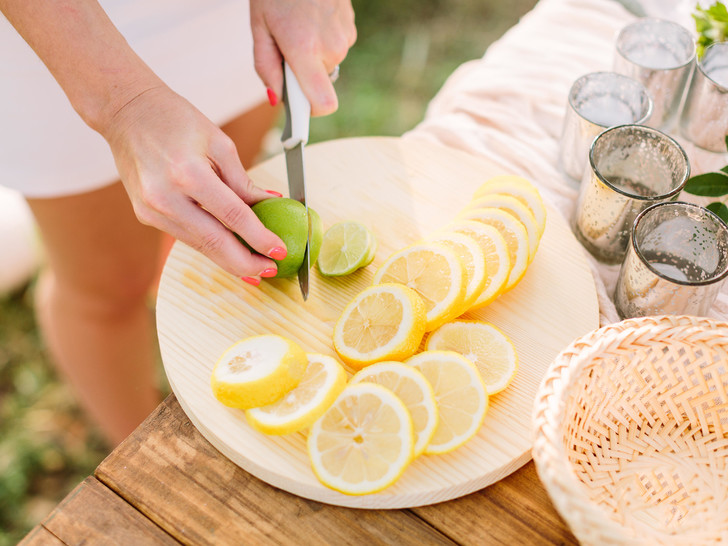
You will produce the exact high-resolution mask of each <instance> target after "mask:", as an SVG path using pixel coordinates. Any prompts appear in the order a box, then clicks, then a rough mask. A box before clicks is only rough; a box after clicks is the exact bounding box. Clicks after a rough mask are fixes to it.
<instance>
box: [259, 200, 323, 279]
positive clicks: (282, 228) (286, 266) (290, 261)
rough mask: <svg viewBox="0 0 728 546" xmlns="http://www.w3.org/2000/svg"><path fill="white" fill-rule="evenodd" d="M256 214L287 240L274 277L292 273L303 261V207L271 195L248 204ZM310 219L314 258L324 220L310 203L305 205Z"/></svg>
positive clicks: (318, 248) (305, 232)
mask: <svg viewBox="0 0 728 546" xmlns="http://www.w3.org/2000/svg"><path fill="white" fill-rule="evenodd" d="M251 209H252V210H253V212H254V213H255V215H256V216H257V217H258V218H259V219H260V221H261V222H262V223H263V225H264V226H265V227H267V228H268V229H269V230H271V231H272V232H273V233H275V234H276V235H278V237H280V238H281V239H282V240H283V242H284V243H285V244H286V249H287V250H288V254H287V255H286V257H285V258H283V259H282V260H276V263H277V264H278V274H277V275H276V277H295V276H296V274H297V273H298V270H299V269H300V267H301V264H302V263H303V255H304V252H305V251H306V235H307V233H308V222H309V220H308V219H307V218H306V207H305V206H304V205H303V204H302V203H299V202H298V201H296V200H294V199H289V198H287V197H273V198H271V199H265V200H263V201H260V202H258V203H256V204H255V205H253V206H252V207H251ZM308 212H309V217H310V222H311V241H310V249H309V255H310V257H311V258H310V262H311V263H312V264H313V263H315V262H316V258H317V257H318V255H319V250H320V248H321V240H322V237H323V224H322V222H321V217H320V216H319V215H318V213H317V212H316V211H315V210H313V209H312V208H311V207H309V209H308Z"/></svg>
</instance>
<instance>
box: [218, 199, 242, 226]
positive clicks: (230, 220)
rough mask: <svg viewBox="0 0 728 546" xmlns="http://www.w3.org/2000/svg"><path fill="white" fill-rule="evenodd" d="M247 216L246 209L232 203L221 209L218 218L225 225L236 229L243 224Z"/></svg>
mask: <svg viewBox="0 0 728 546" xmlns="http://www.w3.org/2000/svg"><path fill="white" fill-rule="evenodd" d="M247 216H248V215H247V214H246V210H245V208H244V207H243V206H242V205H240V204H234V205H231V206H229V207H228V208H227V209H225V210H223V212H222V213H221V216H220V218H219V220H220V221H221V222H222V223H223V224H225V225H226V226H228V227H230V228H232V229H236V228H239V227H241V226H242V225H244V224H245V221H246V219H247ZM236 231H237V230H236Z"/></svg>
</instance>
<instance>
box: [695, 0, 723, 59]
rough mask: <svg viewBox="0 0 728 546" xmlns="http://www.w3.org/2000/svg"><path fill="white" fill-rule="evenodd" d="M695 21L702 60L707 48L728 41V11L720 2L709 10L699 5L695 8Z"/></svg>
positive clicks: (698, 52) (699, 53)
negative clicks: (715, 43) (714, 43)
mask: <svg viewBox="0 0 728 546" xmlns="http://www.w3.org/2000/svg"><path fill="white" fill-rule="evenodd" d="M693 19H694V20H695V30H697V32H698V40H697V55H698V59H701V58H702V57H703V52H704V51H705V48H707V47H708V46H709V45H710V44H712V43H713V42H723V41H725V40H726V39H728V9H727V8H726V7H725V4H723V2H720V1H716V2H715V3H714V4H713V5H712V6H710V7H709V8H707V9H705V8H701V7H700V5H699V4H698V5H696V6H695V12H694V13H693Z"/></svg>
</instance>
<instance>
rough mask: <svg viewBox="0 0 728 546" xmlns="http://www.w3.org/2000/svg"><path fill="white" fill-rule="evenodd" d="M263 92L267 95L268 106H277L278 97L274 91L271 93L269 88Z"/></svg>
mask: <svg viewBox="0 0 728 546" xmlns="http://www.w3.org/2000/svg"><path fill="white" fill-rule="evenodd" d="M265 91H266V93H268V102H270V105H271V106H275V105H276V104H278V95H276V94H275V91H273V90H272V89H271V88H270V87H269V88H267V89H266V90H265Z"/></svg>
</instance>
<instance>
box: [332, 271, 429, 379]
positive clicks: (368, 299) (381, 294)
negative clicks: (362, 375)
mask: <svg viewBox="0 0 728 546" xmlns="http://www.w3.org/2000/svg"><path fill="white" fill-rule="evenodd" d="M426 313H427V312H426V310H425V304H424V302H423V301H422V298H421V297H420V296H419V294H417V292H415V291H414V290H412V289H411V288H408V287H406V286H404V285H401V284H394V283H384V284H377V285H374V286H370V287H368V288H365V289H364V290H362V291H361V292H360V293H359V294H357V295H356V296H355V297H354V298H353V299H352V300H351V301H350V302H349V303H348V304H347V306H346V307H345V308H344V311H343V312H342V313H341V316H340V317H339V319H338V320H337V322H336V324H335V325H334V336H333V338H334V339H333V340H334V349H335V350H336V352H337V353H338V355H339V356H340V357H341V359H342V360H343V361H344V362H345V363H347V364H349V365H350V366H351V367H353V368H355V369H361V368H363V367H364V366H367V365H369V364H373V363H375V362H378V361H381V360H402V359H403V358H407V357H408V356H410V355H412V354H414V352H415V351H416V350H417V348H418V347H419V345H420V342H421V341H422V337H423V336H424V334H425V324H426V322H427V314H426Z"/></svg>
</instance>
